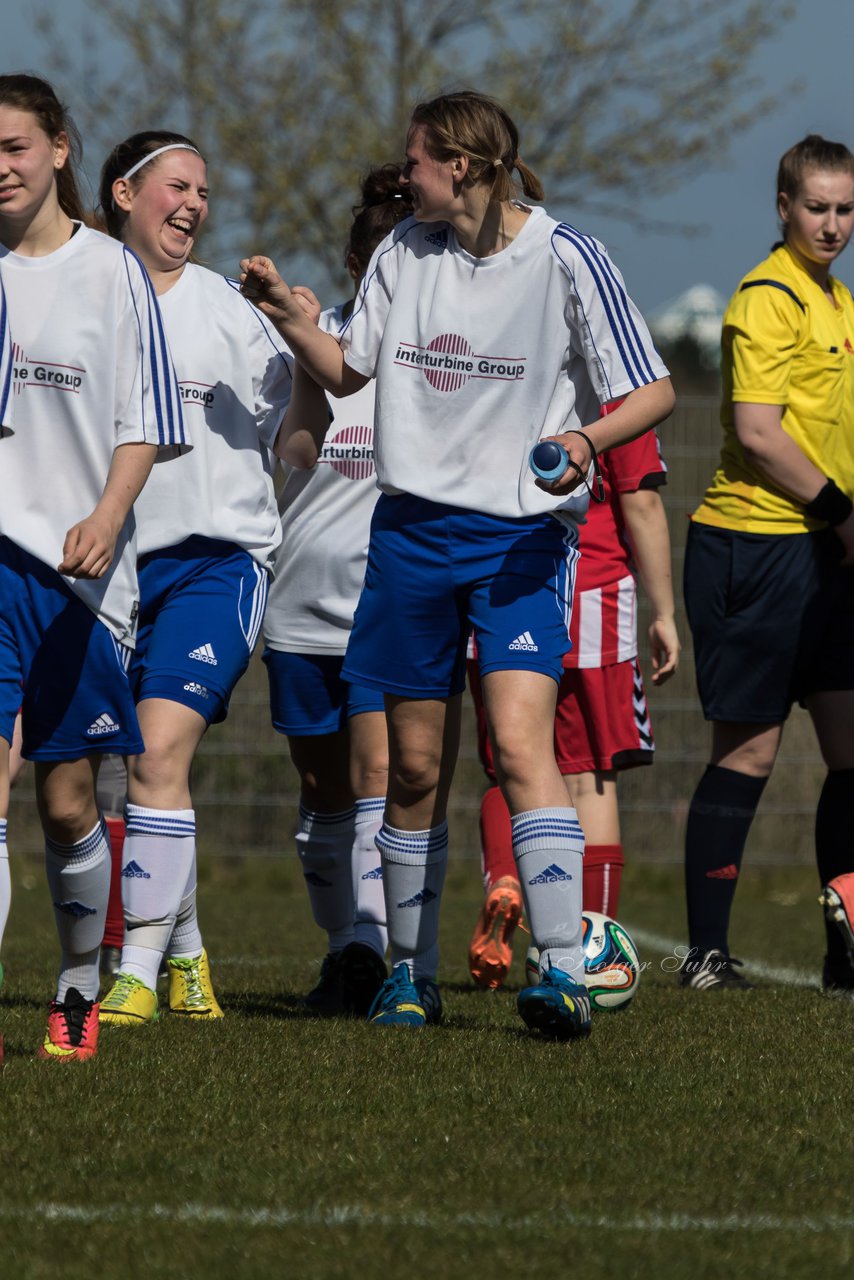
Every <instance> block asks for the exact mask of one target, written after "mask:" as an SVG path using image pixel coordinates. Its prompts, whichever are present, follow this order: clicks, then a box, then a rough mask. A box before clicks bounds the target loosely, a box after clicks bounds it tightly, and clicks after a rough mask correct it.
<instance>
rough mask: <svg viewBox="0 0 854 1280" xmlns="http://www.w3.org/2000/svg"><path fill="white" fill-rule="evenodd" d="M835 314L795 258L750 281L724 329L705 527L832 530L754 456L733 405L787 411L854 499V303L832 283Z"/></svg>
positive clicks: (701, 516) (794, 433)
mask: <svg viewBox="0 0 854 1280" xmlns="http://www.w3.org/2000/svg"><path fill="white" fill-rule="evenodd" d="M831 285H832V288H833V297H834V299H835V302H836V306H835V307H834V306H833V305H832V304H831V302H830V300H829V299H828V297H827V296H826V294H825V293H824V292H823V290H822V289H821V287H820V286H819V285H817V284H816V283H815V281H814V280H813V279H812V278H811V277H810V276H809V275H808V273H807V272H806V271H805V270H804V268H803V267H802V266H801V265H800V264H799V263H798V262H797V260H796V259H795V258H794V257H793V255H792V254H791V253H790V252H789V250H788V248H786V247H785V246H783V247H782V248H779V249H775V250H774V251H773V253H772V254H771V255H770V257H768V258H766V259H765V261H764V262H761V263H760V264H759V266H758V267H755V268H754V270H753V271H751V272H749V273H748V275H746V276H745V277H744V279H743V280H742V282H741V284H740V285H739V287H738V289H737V290H736V292H735V293H734V295H733V297H732V298H731V299H730V302H729V306H728V307H727V309H726V314H725V315H724V322H723V335H722V357H721V366H722V367H721V372H722V375H723V401H722V406H721V425H722V426H723V429H724V445H723V451H722V453H721V461H720V465H719V467H718V469H717V471H716V472H715V475H714V478H713V480H712V483H711V484H710V486H709V488H708V489H707V491H706V495H705V497H704V499H703V501H702V503H701V504H700V506H699V507H698V509H697V510H696V512H695V513H694V517H693V518H694V519H695V520H697V521H698V522H699V523H700V524H711V525H717V526H718V527H719V528H723V529H739V530H742V531H743V532H746V533H803V532H804V531H807V530H813V529H820V528H823V527H824V522H823V521H821V520H812V519H810V517H809V516H806V515H805V514H804V511H803V507H802V506H801V505H800V504H799V503H797V502H795V501H794V500H793V499H792V498H790V497H788V496H787V495H786V494H785V493H782V492H781V491H780V490H779V489H776V488H774V486H773V485H771V484H770V483H769V482H768V481H767V480H765V479H764V478H763V477H762V476H761V475H760V474H759V472H758V471H757V470H756V469H755V468H754V467H752V466H751V464H750V463H749V462H748V461H747V459H746V458H745V456H744V451H743V449H742V447H741V445H740V444H739V441H738V437H737V436H736V433H735V427H734V424H733V404H774V405H777V404H778V405H781V406H782V407H783V420H782V424H783V429H784V430H785V431H786V432H787V433H788V434H789V435H790V436H791V437H792V439H793V440H794V441H795V443H796V444H797V445H798V447H799V448H800V449H801V450H802V451H803V452H804V453H805V454H806V456H807V457H808V458H809V459H810V461H811V462H813V463H814V464H815V466H817V467H818V468H819V470H820V471H823V472H824V474H825V475H826V476H829V477H831V478H832V479H833V480H835V481H836V483H837V484H838V485H839V488H840V489H843V490H844V491H845V492H846V493H847V494H848V495H849V497H851V498H854V299H852V297H851V294H850V293H849V291H848V289H846V287H845V286H844V285H843V284H840V282H839V281H838V280H834V279H833V278H831Z"/></svg>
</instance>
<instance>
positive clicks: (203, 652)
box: [187, 644, 218, 667]
mask: <svg viewBox="0 0 854 1280" xmlns="http://www.w3.org/2000/svg"><path fill="white" fill-rule="evenodd" d="M187 657H188V658H195V659H196V661H197V662H207V663H208V665H209V666H211V667H215V666H217V665H218V664H217V660H216V654H215V653H214V651H213V646H212V645H209V644H200V645H199V647H198V649H191V650H190V652H189V653H188V654H187Z"/></svg>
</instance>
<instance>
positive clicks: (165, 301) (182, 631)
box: [100, 132, 329, 1027]
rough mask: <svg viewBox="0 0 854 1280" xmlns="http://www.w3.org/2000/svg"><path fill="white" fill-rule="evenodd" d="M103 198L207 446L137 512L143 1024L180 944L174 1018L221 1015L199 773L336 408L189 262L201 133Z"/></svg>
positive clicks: (252, 316) (168, 142) (128, 922)
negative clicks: (205, 743)
mask: <svg viewBox="0 0 854 1280" xmlns="http://www.w3.org/2000/svg"><path fill="white" fill-rule="evenodd" d="M100 198H101V208H102V210H103V216H104V218H105V221H106V224H107V229H108V230H109V232H110V234H111V235H113V236H115V237H116V238H117V239H121V240H122V241H123V242H124V243H125V245H126V246H127V247H128V248H130V249H132V250H133V251H134V252H135V253H136V254H138V255H139V257H140V259H141V260H142V262H143V263H144V265H145V267H146V269H147V271H148V273H149V275H150V277H151V280H152V283H153V286H154V290H155V292H156V294H157V295H158V299H159V301H160V305H161V309H162V312H163V319H164V324H165V327H166V332H167V335H168V337H169V341H170V344H171V345H172V349H173V354H174V358H175V367H176V372H177V375H178V384H179V388H180V393H181V400H182V403H183V406H184V414H185V417H186V419H187V421H188V423H189V424H190V426H191V429H192V432H193V442H194V448H193V450H192V451H191V452H190V453H189V454H188V455H187V456H186V457H184V458H181V459H179V460H178V461H177V462H176V463H175V464H174V469H172V470H169V469H163V470H162V471H161V470H158V471H157V473H156V474H155V476H154V477H153V482H152V487H151V491H150V492H149V493H148V495H147V497H146V498H145V499H144V500H143V501H142V502H140V503H139V504H138V505H137V520H138V524H139V553H140V560H139V578H140V618H139V642H138V647H137V651H136V654H135V655H134V659H133V662H132V664H131V668H130V679H131V685H132V688H133V691H134V696H135V698H136V703H137V713H138V716H139V721H140V727H141V729H142V736H143V739H144V741H145V754H144V755H142V756H139V757H136V758H134V759H131V760H130V761H129V762H128V804H127V809H126V827H127V833H126V839H125V844H124V852H123V863H124V866H123V869H122V872H121V875H122V898H123V906H124V915H125V936H124V947H123V950H122V958H121V962H120V966H119V971H118V973H117V974H116V980H115V985H114V986H113V988H112V990H111V991H110V993H109V995H108V996H107V997H106V999H105V1000H104V1001H103V1003H102V1005H101V1015H100V1016H101V1021H102V1022H106V1023H111V1024H113V1025H119V1026H135V1027H139V1026H143V1025H145V1024H146V1023H149V1022H151V1021H153V1020H154V1019H155V1018H156V1017H157V1012H158V1002H157V994H156V987H157V973H158V970H159V968H160V964H161V960H162V958H163V956H164V954H165V953H166V952H167V948H168V963H167V967H168V971H169V1007H170V1009H171V1010H172V1012H173V1013H178V1014H183V1015H186V1016H188V1017H190V1018H196V1019H205V1018H217V1017H221V1016H222V1011H221V1009H220V1007H219V1005H218V1002H217V1000H216V997H215V995H214V992H213V988H212V985H211V980H210V970H209V966H208V962H207V956H206V953H205V950H204V947H203V945H202V939H201V935H200V933H199V928H198V922H197V919H196V909H195V897H196V818H195V813H194V810H193V802H192V798H191V795H190V782H189V777H190V766H191V764H192V761H193V756H194V754H195V751H196V748H197V747H198V745H199V742H200V741H201V739H202V737H203V735H204V733H205V731H206V729H207V727H208V725H209V724H212V723H214V722H218V721H221V720H224V719H225V717H226V715H227V712H228V702H229V698H230V696H231V692H232V690H233V688H234V686H235V685H236V683H237V681H238V680H239V679H240V677H241V675H242V674H243V672H244V671H245V670H246V667H247V665H248V663H249V658H250V656H251V654H252V650H253V648H254V646H255V642H256V640H257V638H258V635H259V633H260V630H261V621H262V619H263V616H264V608H265V604H266V599H267V587H268V582H269V578H270V573H271V570H272V566H273V559H274V555H275V552H276V549H277V547H278V545H279V541H280V538H281V530H280V525H279V516H278V510H277V507H276V499H275V494H274V492H273V483H272V478H271V464H270V458H269V453H268V450H269V449H273V450H275V452H276V453H277V454H278V455H279V456H280V457H284V458H286V459H287V460H288V461H291V462H293V463H295V464H296V465H301V466H311V465H313V463H314V461H315V459H316V457H317V449H318V442H319V441H320V440H321V439H322V435H323V432H324V431H325V429H326V426H327V425H328V421H329V411H328V406H327V403H326V398H325V396H324V395H323V393H322V392H321V391H320V389H319V388H318V387H317V385H316V384H315V383H313V382H311V380H310V379H309V378H308V377H306V375H305V374H304V373H303V372H302V371H301V370H299V369H298V368H297V369H295V368H294V365H293V362H292V360H291V358H290V356H289V354H288V352H287V350H286V348H285V347H284V345H283V343H282V341H281V339H280V338H279V336H278V334H277V333H276V331H275V329H274V328H273V327H272V325H270V324H269V322H268V321H267V320H265V318H264V317H263V316H262V315H261V314H260V312H258V311H257V310H256V309H255V307H253V306H252V305H251V304H250V303H248V302H247V301H246V299H245V298H243V297H241V295H240V292H239V291H238V288H237V285H236V283H235V282H233V281H230V280H228V279H226V278H225V277H223V276H219V275H217V274H216V273H215V272H213V271H208V270H206V269H205V268H204V267H201V266H198V265H197V264H195V263H193V262H192V261H191V260H190V258H191V253H192V250H193V246H194V244H195V241H196V237H197V236H198V234H199V232H200V231H201V229H202V227H203V226H204V223H205V220H206V218H207V216H208V185H207V170H206V166H205V161H204V158H203V157H202V155H201V154H200V152H199V150H198V148H197V147H196V146H195V144H194V143H193V142H191V141H190V139H188V138H185V137H183V136H182V135H180V134H174V133H165V132H148V133H140V134H135V135H134V136H133V137H131V138H128V139H126V140H125V141H124V142H122V143H120V144H119V145H118V146H117V147H115V148H114V150H113V151H112V153H111V154H110V156H109V158H108V159H107V161H106V163H105V164H104V168H103V171H102V175H101V188H100Z"/></svg>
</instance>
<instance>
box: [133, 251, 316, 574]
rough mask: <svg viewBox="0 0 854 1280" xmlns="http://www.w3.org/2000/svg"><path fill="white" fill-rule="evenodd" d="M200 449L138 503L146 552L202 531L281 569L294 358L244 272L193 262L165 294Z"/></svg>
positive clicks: (164, 471) (187, 411)
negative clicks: (280, 467) (284, 437)
mask: <svg viewBox="0 0 854 1280" xmlns="http://www.w3.org/2000/svg"><path fill="white" fill-rule="evenodd" d="M159 302H160V310H161V312H162V314H163V323H164V325H165V328H166V334H167V336H168V338H169V346H170V349H171V351H172V358H173V360H174V362H175V371H176V373H177V376H178V385H179V387H180V391H181V402H182V405H183V409H184V418H185V420H186V423H187V429H188V431H189V432H190V434H191V437H192V441H193V449H192V452H190V453H188V454H186V455H185V456H184V457H182V458H178V459H176V461H175V462H173V463H172V464H171V465H170V466H168V467H159V468H158V469H157V471H156V473H155V474H153V475H152V476H151V479H150V480H149V482H148V484H147V485H146V487H145V489H144V490H143V492H142V494H141V495H140V498H139V501H138V502H137V504H136V518H137V523H138V525H139V535H138V536H139V553H140V555H144V554H146V553H147V552H150V551H157V550H159V549H161V548H162V547H172V546H175V545H176V544H177V543H179V542H183V541H184V540H185V539H186V538H189V537H190V536H191V535H192V534H201V535H203V536H204V537H206V538H219V539H221V540H222V541H223V542H231V543H234V544H235V545H236V546H238V547H241V548H242V549H243V550H244V551H247V552H248V553H249V554H250V555H251V556H252V557H253V558H254V559H255V560H256V561H257V562H258V563H259V564H260V565H262V566H264V567H266V568H271V567H272V563H273V556H274V553H275V550H276V548H277V547H278V545H279V542H280V541H281V528H280V525H279V513H278V510H277V507H276V495H275V492H274V489H273V480H272V474H271V470H272V469H271V462H270V456H269V453H268V451H267V450H268V447H269V448H271V447H272V445H273V443H274V441H275V438H276V433H277V431H278V429H279V425H280V423H281V421H282V417H283V415H284V413H285V410H286V409H287V407H288V403H289V401H290V397H291V385H292V383H293V360H292V357H291V355H290V353H289V352H288V350H287V348H286V347H285V346H284V345H283V343H282V340H281V338H280V337H279V335H278V334H277V333H276V330H275V329H274V328H273V327H272V325H271V324H269V323H268V321H267V320H265V318H264V317H263V316H262V315H261V312H260V311H258V310H257V309H256V308H255V307H254V306H253V305H252V303H251V302H249V301H247V299H246V298H244V297H243V295H242V294H241V293H240V292H239V285H238V284H237V282H236V281H234V280H228V279H226V277H225V276H220V275H217V274H216V273H215V272H213V271H208V270H206V269H205V268H204V267H199V266H195V265H193V264H192V263H190V264H189V265H188V266H186V267H185V268H184V271H183V272H182V274H181V278H180V279H179V280H178V282H177V283H176V284H175V285H173V286H172V288H171V289H169V291H168V292H167V293H165V294H163V295H162V296H161V297H160V299H159Z"/></svg>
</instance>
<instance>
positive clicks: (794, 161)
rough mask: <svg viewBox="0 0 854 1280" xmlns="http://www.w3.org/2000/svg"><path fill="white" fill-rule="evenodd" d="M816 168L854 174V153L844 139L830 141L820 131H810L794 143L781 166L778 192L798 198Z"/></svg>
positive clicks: (779, 166) (778, 177)
mask: <svg viewBox="0 0 854 1280" xmlns="http://www.w3.org/2000/svg"><path fill="white" fill-rule="evenodd" d="M813 169H830V170H832V171H834V172H836V173H847V174H849V175H850V176H851V177H852V178H854V155H852V154H851V152H850V151H849V150H848V148H847V147H846V146H845V145H844V143H842V142H828V141H827V139H826V138H822V136H821V134H819V133H808V134H807V136H806V137H805V138H804V139H802V141H801V142H796V143H795V145H794V146H793V147H790V148H789V150H788V151H787V152H786V154H785V155H784V156H783V157H782V159H781V160H780V163H779V165H778V166H777V195H778V196H780V195H785V196H788V197H789V199H790V200H794V199H795V197H796V196H797V194H798V192H799V191H800V189H801V185H802V183H803V180H804V177H805V176H806V174H807V173H808V172H809V171H810V170H813Z"/></svg>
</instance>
